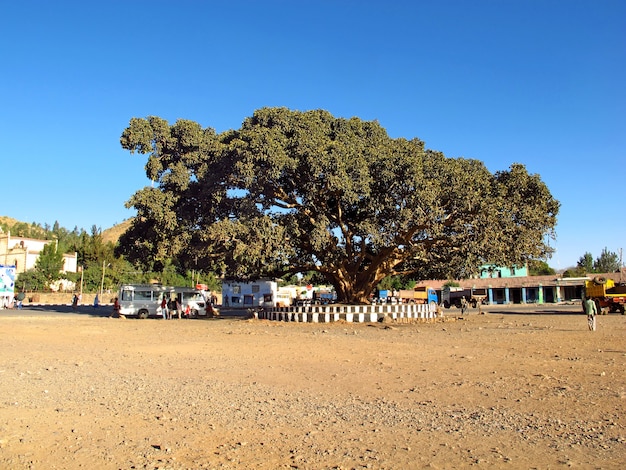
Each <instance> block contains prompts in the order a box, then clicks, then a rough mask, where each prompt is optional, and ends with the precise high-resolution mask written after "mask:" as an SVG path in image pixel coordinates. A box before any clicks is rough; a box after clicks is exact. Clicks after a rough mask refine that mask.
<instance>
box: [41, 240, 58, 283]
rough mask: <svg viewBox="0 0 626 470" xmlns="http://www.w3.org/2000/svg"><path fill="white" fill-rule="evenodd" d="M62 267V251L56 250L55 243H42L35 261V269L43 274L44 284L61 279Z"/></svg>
mask: <svg viewBox="0 0 626 470" xmlns="http://www.w3.org/2000/svg"><path fill="white" fill-rule="evenodd" d="M62 269H63V253H62V252H60V251H59V250H57V245H56V243H47V244H46V245H44V247H43V249H42V250H41V253H40V254H39V258H37V262H36V263H35V270H37V271H39V273H40V274H41V275H42V276H43V278H44V279H45V281H46V284H47V285H49V284H50V283H51V282H53V281H56V280H57V279H61V270H62Z"/></svg>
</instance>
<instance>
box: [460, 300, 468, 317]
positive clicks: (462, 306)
mask: <svg viewBox="0 0 626 470" xmlns="http://www.w3.org/2000/svg"><path fill="white" fill-rule="evenodd" d="M466 311H467V299H466V298H465V296H463V297H461V315H465V312H466Z"/></svg>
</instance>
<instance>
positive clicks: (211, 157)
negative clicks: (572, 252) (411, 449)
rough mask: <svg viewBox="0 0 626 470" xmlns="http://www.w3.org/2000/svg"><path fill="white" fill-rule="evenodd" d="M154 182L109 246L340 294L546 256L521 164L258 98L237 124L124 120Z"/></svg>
mask: <svg viewBox="0 0 626 470" xmlns="http://www.w3.org/2000/svg"><path fill="white" fill-rule="evenodd" d="M120 141H121V145H122V147H123V148H124V149H127V150H129V151H130V152H131V153H135V152H137V153H139V154H145V155H148V159H147V163H146V167H145V168H146V174H147V176H148V178H150V179H151V180H152V181H153V182H154V183H155V184H154V186H152V187H145V188H143V189H140V190H139V191H137V192H136V193H135V194H134V195H133V196H132V197H131V198H130V200H129V201H128V202H127V206H128V207H134V208H135V209H136V210H137V217H136V218H135V219H134V221H133V225H132V226H131V228H130V229H129V230H128V231H127V232H126V233H125V234H124V235H123V236H122V237H121V239H120V249H119V251H120V252H121V253H122V254H124V255H125V257H126V258H127V259H129V260H131V261H134V262H137V263H142V264H144V266H148V265H149V266H150V267H152V268H154V266H155V265H156V266H158V265H159V264H163V263H165V262H166V260H167V259H168V258H171V257H175V258H177V259H178V260H179V261H180V262H181V263H183V264H184V265H185V266H187V267H188V268H190V269H207V270H213V271H214V272H216V273H218V274H223V275H225V276H227V277H233V278H240V279H255V278H259V277H263V276H280V275H284V274H293V273H298V272H317V273H319V274H320V276H322V277H323V278H324V279H326V280H327V282H328V283H330V284H332V285H333V286H334V287H335V289H336V292H337V296H338V299H339V300H340V301H345V302H359V303H364V302H367V300H368V296H369V294H370V292H371V291H372V290H373V289H374V288H375V286H376V285H377V284H378V283H379V282H380V281H381V280H382V279H383V278H385V277H386V276H394V275H402V276H406V275H411V276H413V277H414V278H416V279H426V278H440V279H446V278H460V277H466V276H468V275H470V274H472V273H474V272H475V271H476V269H477V267H478V266H480V265H481V264H484V263H486V262H489V263H498V264H501V265H514V264H517V265H519V264H523V263H525V262H526V261H527V260H529V259H536V258H545V257H547V256H549V255H550V253H551V251H552V250H551V248H550V247H549V244H548V242H549V240H550V238H551V237H554V235H555V234H554V227H555V225H556V216H557V213H558V210H559V203H558V201H556V200H555V199H554V198H553V197H552V195H551V194H550V191H549V190H548V188H547V187H546V185H545V184H544V183H543V182H542V181H541V179H540V177H539V176H538V175H531V174H529V173H528V172H527V170H526V168H525V167H524V166H523V165H521V164H512V165H511V166H510V168H509V169H508V170H506V171H498V172H496V173H494V174H492V173H491V172H489V171H488V170H487V168H486V167H485V165H484V164H483V163H482V162H480V161H478V160H473V159H465V158H447V157H445V156H444V155H443V154H442V153H441V152H437V151H433V150H429V149H426V148H425V146H424V143H423V142H422V141H421V140H419V139H411V140H407V139H404V138H397V139H393V138H390V137H389V136H388V135H387V132H386V131H385V129H383V128H382V127H381V126H380V125H379V124H378V123H377V122H375V121H363V120H361V119H358V118H350V119H344V118H336V117H333V116H332V115H331V114H330V113H328V112H327V111H323V110H314V111H306V112H300V111H292V110H289V109H285V108H263V109H259V110H257V111H256V112H255V113H254V114H253V115H252V116H251V117H249V118H247V119H246V120H245V121H244V122H243V124H242V126H241V128H240V129H238V130H229V131H226V132H223V133H221V134H217V133H216V132H215V131H214V130H213V129H211V128H202V127H201V126H200V125H199V124H197V123H195V122H192V121H187V120H179V121H177V122H176V123H175V124H174V125H169V124H168V123H167V121H165V120H163V119H161V118H158V117H154V116H151V117H148V118H146V119H139V118H133V119H131V121H130V124H129V126H128V127H127V128H126V129H125V130H124V132H123V133H122V136H121V139H120Z"/></svg>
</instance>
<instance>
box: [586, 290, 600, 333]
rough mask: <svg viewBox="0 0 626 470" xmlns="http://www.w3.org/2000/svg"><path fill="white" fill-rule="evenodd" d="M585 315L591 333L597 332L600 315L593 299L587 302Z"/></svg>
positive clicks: (588, 299)
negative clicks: (598, 316)
mask: <svg viewBox="0 0 626 470" xmlns="http://www.w3.org/2000/svg"><path fill="white" fill-rule="evenodd" d="M585 313H586V314H587V324H588V325H589V331H596V315H598V307H597V305H596V302H595V301H594V300H593V299H590V298H587V299H586V300H585Z"/></svg>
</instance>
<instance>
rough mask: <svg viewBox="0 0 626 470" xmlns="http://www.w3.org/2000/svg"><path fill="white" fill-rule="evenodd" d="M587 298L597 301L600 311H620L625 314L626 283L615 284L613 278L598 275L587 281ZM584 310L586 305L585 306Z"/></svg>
mask: <svg viewBox="0 0 626 470" xmlns="http://www.w3.org/2000/svg"><path fill="white" fill-rule="evenodd" d="M585 298H586V299H592V300H593V301H594V302H595V303H596V307H597V309H598V313H602V314H604V313H606V312H607V310H608V312H610V313H614V312H619V313H621V314H622V315H624V311H625V305H626V284H624V283H619V284H617V285H616V284H615V281H614V280H613V279H607V278H605V277H601V276H596V277H595V278H593V279H592V280H586V281H585ZM583 310H584V307H583Z"/></svg>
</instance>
